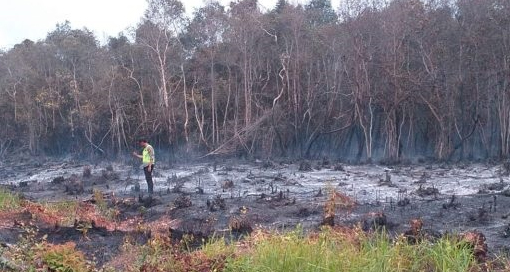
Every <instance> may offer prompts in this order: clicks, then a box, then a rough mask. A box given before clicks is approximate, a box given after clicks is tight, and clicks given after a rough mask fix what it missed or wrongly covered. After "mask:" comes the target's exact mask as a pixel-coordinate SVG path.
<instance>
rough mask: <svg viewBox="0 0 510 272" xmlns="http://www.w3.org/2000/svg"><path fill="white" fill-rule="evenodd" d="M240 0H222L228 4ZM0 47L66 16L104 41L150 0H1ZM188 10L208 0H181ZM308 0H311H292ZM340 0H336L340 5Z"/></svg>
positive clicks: (264, 1) (264, 0) (268, 1)
mask: <svg viewBox="0 0 510 272" xmlns="http://www.w3.org/2000/svg"><path fill="white" fill-rule="evenodd" d="M205 1H207V0H205ZM231 1H236V0H220V2H221V3H222V4H224V5H227V4H228V3H230V2H231ZM0 2H1V3H2V6H1V9H0V49H9V48H11V47H13V46H14V45H15V44H17V43H20V42H22V41H23V40H24V39H30V40H33V41H38V40H40V39H44V38H45V37H46V34H48V32H50V31H52V30H54V29H55V26H56V24H57V23H63V22H64V21H65V20H68V21H70V22H71V27H73V28H79V29H81V28H83V27H87V28H88V29H89V30H92V31H93V32H94V33H95V35H96V37H97V38H98V39H99V40H100V41H104V40H106V37H108V36H116V35H117V34H118V33H119V32H121V31H124V30H125V29H126V28H128V27H131V26H135V25H136V24H137V23H138V22H139V20H140V18H141V17H142V15H143V12H144V11H145V8H146V7H147V2H146V0H0ZM181 2H183V3H184V4H185V6H186V11H187V12H188V14H191V12H192V11H193V10H194V9H195V8H197V7H200V6H203V5H204V4H203V3H204V0H181ZM276 2H277V0H259V4H260V5H261V6H262V7H265V8H269V9H271V8H273V7H274V5H275V4H276ZM289 2H290V3H296V2H298V3H307V2H308V0H291V1H289ZM339 2H340V0H333V1H332V5H333V8H335V9H337V8H338V6H339Z"/></svg>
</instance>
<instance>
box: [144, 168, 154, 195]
mask: <svg viewBox="0 0 510 272" xmlns="http://www.w3.org/2000/svg"><path fill="white" fill-rule="evenodd" d="M152 172H154V164H153V165H152V166H151V171H150V172H149V166H145V167H144V168H143V173H144V174H145V180H146V181H147V189H148V191H149V194H150V195H152V193H153V192H154V183H153V182H152Z"/></svg>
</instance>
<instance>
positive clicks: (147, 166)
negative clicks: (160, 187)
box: [133, 139, 155, 196]
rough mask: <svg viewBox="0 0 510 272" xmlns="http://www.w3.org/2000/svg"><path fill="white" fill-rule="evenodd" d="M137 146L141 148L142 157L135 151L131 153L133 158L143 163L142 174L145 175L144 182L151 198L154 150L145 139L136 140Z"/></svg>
mask: <svg viewBox="0 0 510 272" xmlns="http://www.w3.org/2000/svg"><path fill="white" fill-rule="evenodd" d="M138 144H139V145H140V146H141V147H143V151H142V155H140V154H138V153H137V152H136V151H135V152H133V156H135V157H137V158H139V159H142V163H143V172H144V174H145V180H146V181H147V189H148V191H149V195H151V196H152V193H153V192H154V183H153V182H152V171H154V162H155V157H154V148H153V147H152V145H150V144H149V142H147V140H146V139H140V140H138Z"/></svg>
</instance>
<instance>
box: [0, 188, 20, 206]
mask: <svg viewBox="0 0 510 272" xmlns="http://www.w3.org/2000/svg"><path fill="white" fill-rule="evenodd" d="M20 206H21V198H20V197H19V195H17V194H14V193H13V192H11V191H9V190H7V189H5V188H2V187H0V211H7V210H13V209H16V208H19V207H20Z"/></svg>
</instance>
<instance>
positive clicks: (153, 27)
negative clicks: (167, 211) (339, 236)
mask: <svg viewBox="0 0 510 272" xmlns="http://www.w3.org/2000/svg"><path fill="white" fill-rule="evenodd" d="M509 81H510V2H509V1H508V0H458V1H456V2H452V1H440V0H422V1H420V0H394V1H384V0H379V1H377V0H376V1H354V0H353V1H344V2H343V4H342V6H341V7H339V9H338V10H336V9H334V8H333V7H331V3H330V2H329V1H328V0H311V2H310V3H309V4H306V5H304V6H294V5H291V4H289V3H287V2H286V1H285V0H280V1H278V4H277V5H276V7H275V8H274V9H273V10H270V11H264V12H262V11H261V9H260V7H259V5H258V4H257V1H256V0H241V1H238V2H235V3H231V4H230V5H229V6H228V7H224V6H222V5H220V4H218V3H216V2H214V1H213V2H211V3H210V4H208V5H206V6H205V7H203V8H200V9H199V10H197V11H196V12H195V13H194V14H193V16H186V13H185V12H184V8H183V5H182V4H181V3H180V2H179V0H149V7H148V9H147V11H146V12H145V15H144V17H143V18H142V19H141V21H140V23H139V24H138V25H136V27H135V28H134V29H133V31H132V33H130V34H129V35H127V36H123V35H119V36H118V37H111V38H110V39H109V42H108V43H107V44H106V45H104V46H103V45H100V44H99V42H98V41H97V39H96V37H95V36H94V35H93V33H91V32H90V31H88V30H87V29H82V30H79V29H72V28H71V27H70V26H69V23H67V22H66V23H63V24H59V25H57V27H56V28H55V30H53V31H52V32H50V33H48V35H47V37H46V38H45V39H44V40H41V41H38V42H33V41H30V40H25V41H24V42H22V43H20V44H17V45H15V46H14V47H13V48H11V49H8V50H7V51H5V52H2V51H0V123H1V124H2V128H1V129H0V156H4V155H5V154H8V153H9V151H19V150H26V151H27V152H31V153H33V154H37V153H39V154H41V153H43V154H66V153H73V154H84V155H87V154H103V155H111V156H114V155H117V154H120V153H121V152H124V151H125V150H127V149H130V148H131V147H132V146H133V143H134V139H136V138H137V137H140V136H145V137H149V139H150V140H151V142H152V143H153V144H155V146H156V147H159V148H160V149H163V150H165V149H170V150H173V151H174V152H175V151H177V150H178V151H179V152H183V154H185V153H186V152H189V154H197V152H198V154H202V155H206V154H240V153H242V154H253V155H256V156H260V157H268V156H299V157H317V156H325V155H328V156H335V157H339V158H349V159H358V160H388V161H399V160H402V159H415V158H418V157H426V158H435V159H438V160H451V159H473V160H474V159H489V158H507V157H508V156H509V153H510V86H509Z"/></svg>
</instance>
